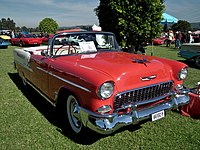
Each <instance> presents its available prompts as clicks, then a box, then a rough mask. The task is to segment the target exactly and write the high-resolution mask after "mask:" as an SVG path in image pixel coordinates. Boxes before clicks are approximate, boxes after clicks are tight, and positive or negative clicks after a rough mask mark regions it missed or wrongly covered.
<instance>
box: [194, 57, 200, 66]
mask: <svg viewBox="0 0 200 150" xmlns="http://www.w3.org/2000/svg"><path fill="white" fill-rule="evenodd" d="M194 62H195V65H196V66H197V67H200V56H197V57H195V59H194Z"/></svg>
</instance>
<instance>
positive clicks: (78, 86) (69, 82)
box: [49, 72, 92, 93]
mask: <svg viewBox="0 0 200 150" xmlns="http://www.w3.org/2000/svg"><path fill="white" fill-rule="evenodd" d="M49 75H51V76H53V77H56V78H57V79H60V80H62V81H64V82H66V83H68V84H71V85H73V86H75V87H77V88H79V89H82V90H84V91H86V92H89V93H92V91H90V90H89V89H86V88H84V87H82V86H80V85H78V84H75V83H73V82H71V81H69V80H66V79H63V78H61V77H59V76H57V75H55V74H53V73H51V72H49Z"/></svg>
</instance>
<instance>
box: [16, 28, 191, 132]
mask: <svg viewBox="0 0 200 150" xmlns="http://www.w3.org/2000/svg"><path fill="white" fill-rule="evenodd" d="M74 35H75V36H76V37H77V36H79V39H82V42H79V45H68V44H66V43H68V42H67V41H66V40H67V39H69V37H70V36H74ZM65 36H66V37H65ZM83 40H85V42H83ZM92 40H93V41H92ZM79 48H80V49H79ZM14 62H15V66H16V68H17V70H18V73H19V75H20V77H21V78H22V79H23V82H24V83H29V84H30V85H31V86H32V87H34V88H35V89H36V90H37V91H38V92H39V93H40V94H41V95H42V96H44V97H45V98H46V99H47V100H48V101H49V102H50V103H51V104H53V105H54V106H56V107H58V108H59V109H58V110H62V111H61V113H60V114H61V115H63V118H64V120H65V121H66V120H68V123H69V125H70V127H71V128H72V130H73V131H74V132H75V133H81V131H82V129H83V127H88V128H90V129H92V130H94V131H96V132H98V133H101V134H109V133H112V132H114V131H116V130H117V129H119V128H120V127H123V126H126V125H130V124H134V123H137V122H139V121H141V120H143V119H146V118H152V120H157V119H160V118H162V117H164V114H165V110H167V109H172V108H177V107H179V106H181V105H184V104H187V103H188V102H189V97H188V90H187V88H185V87H184V86H183V85H182V84H183V79H184V78H185V76H186V74H187V65H185V64H183V63H181V62H177V61H174V60H168V59H164V58H158V57H153V56H145V55H139V54H130V53H125V52H122V51H120V50H119V47H118V44H117V42H116V40H115V38H114V35H113V34H112V33H109V32H76V33H61V34H58V35H55V36H54V37H53V38H52V40H51V43H50V45H49V46H48V47H47V46H41V47H34V48H33V47H32V48H24V49H15V50H14Z"/></svg>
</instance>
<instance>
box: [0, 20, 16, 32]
mask: <svg viewBox="0 0 200 150" xmlns="http://www.w3.org/2000/svg"><path fill="white" fill-rule="evenodd" d="M14 29H15V22H14V21H13V20H11V19H10V18H7V19H5V18H2V19H1V20H0V30H14Z"/></svg>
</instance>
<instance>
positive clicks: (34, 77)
mask: <svg viewBox="0 0 200 150" xmlns="http://www.w3.org/2000/svg"><path fill="white" fill-rule="evenodd" d="M52 60H53V59H52V58H50V57H49V58H47V57H44V56H41V55H33V57H31V60H30V67H31V68H32V74H31V75H30V80H31V82H32V84H33V85H34V86H35V87H37V88H38V89H39V90H40V91H41V92H42V93H43V94H45V95H46V96H48V91H49V89H48V88H49V84H48V83H49V66H50V63H51V61H52Z"/></svg>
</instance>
